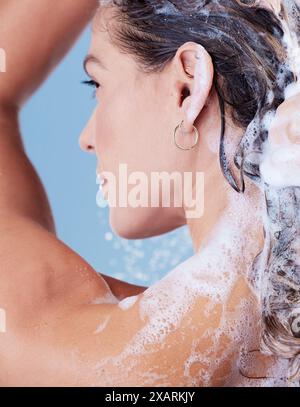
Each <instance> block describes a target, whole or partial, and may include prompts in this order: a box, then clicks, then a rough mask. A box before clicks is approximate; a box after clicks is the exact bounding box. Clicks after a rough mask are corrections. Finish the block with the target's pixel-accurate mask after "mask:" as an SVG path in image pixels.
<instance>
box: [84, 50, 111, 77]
mask: <svg viewBox="0 0 300 407" xmlns="http://www.w3.org/2000/svg"><path fill="white" fill-rule="evenodd" d="M90 62H93V63H94V64H97V65H99V66H100V67H101V68H103V69H105V70H106V71H107V68H106V66H105V65H104V64H103V62H102V61H101V60H100V59H99V58H97V57H95V55H92V54H89V55H87V56H86V57H85V58H84V61H83V69H84V71H85V73H86V74H87V75H89V73H88V71H87V65H88V63H90Z"/></svg>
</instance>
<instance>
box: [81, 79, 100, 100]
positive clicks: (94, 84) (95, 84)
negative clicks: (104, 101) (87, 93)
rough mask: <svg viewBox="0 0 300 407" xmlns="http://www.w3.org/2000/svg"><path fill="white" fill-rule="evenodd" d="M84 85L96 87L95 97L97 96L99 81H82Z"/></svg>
mask: <svg viewBox="0 0 300 407" xmlns="http://www.w3.org/2000/svg"><path fill="white" fill-rule="evenodd" d="M81 83H82V84H83V85H87V86H91V87H92V88H94V89H95V92H94V93H93V97H96V90H97V89H99V88H100V84H99V83H97V82H96V81H94V80H92V79H91V80H88V81H82V82H81Z"/></svg>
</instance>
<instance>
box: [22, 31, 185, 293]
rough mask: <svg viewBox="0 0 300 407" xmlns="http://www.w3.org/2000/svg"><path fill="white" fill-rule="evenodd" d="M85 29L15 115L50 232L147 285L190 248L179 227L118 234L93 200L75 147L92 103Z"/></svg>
mask: <svg viewBox="0 0 300 407" xmlns="http://www.w3.org/2000/svg"><path fill="white" fill-rule="evenodd" d="M89 40H90V30H89V29H87V30H86V31H85V32H84V33H83V35H82V36H81V38H80V40H79V41H78V42H77V44H76V45H75V47H74V48H73V49H72V51H71V52H70V53H69V55H68V56H67V57H66V58H65V59H64V61H63V62H62V64H61V65H60V66H59V67H58V68H57V69H56V71H55V72H54V73H52V75H51V76H50V77H49V78H48V80H47V81H46V82H45V84H44V85H43V86H42V88H40V89H39V91H38V92H37V93H36V94H35V95H34V96H33V97H32V99H31V100H30V101H29V102H28V104H27V105H26V106H25V107H24V109H23V111H22V114H21V128H22V134H23V139H24V144H25V148H26V150H27V153H28V155H29V157H30V158H31V160H32V162H33V164H34V166H35V168H36V169H37V171H38V173H39V175H40V177H41V179H42V181H43V183H44V185H45V188H46V191H47V194H48V197H49V200H50V204H51V207H52V211H53V214H54V218H55V221H56V227H57V232H58V237H59V238H60V239H61V240H63V241H64V242H65V243H66V244H67V245H69V246H70V247H71V248H72V249H73V250H75V251H76V252H77V253H79V254H80V255H81V256H82V257H83V258H85V259H86V260H87V261H88V262H89V263H90V264H91V265H92V266H93V267H94V268H95V269H96V270H97V271H99V272H102V273H104V274H106V275H110V276H113V277H116V278H119V279H123V280H126V281H128V282H130V283H133V284H140V285H147V286H148V285H151V284H153V283H155V282H156V281H158V280H159V279H161V277H163V276H164V275H165V274H166V273H168V272H169V271H171V270H172V269H173V268H174V267H175V266H176V265H177V264H179V263H181V262H182V261H183V260H185V259H186V258H188V257H190V256H191V255H192V254H193V247H192V242H191V238H190V236H189V232H188V229H187V227H186V226H184V227H182V228H179V229H177V230H175V231H173V232H171V233H167V234H164V235H161V236H158V237H154V238H148V239H144V240H125V239H122V238H120V237H119V236H117V235H115V234H114V233H113V232H112V230H111V228H110V225H109V221H108V208H105V209H100V208H98V207H97V205H96V192H97V189H98V186H97V185H96V178H95V169H96V158H95V157H93V156H91V155H89V154H86V153H84V152H82V151H81V150H80V148H79V145H78V139H79V135H80V132H81V131H82V129H83V128H84V126H85V124H86V122H87V121H88V119H89V117H90V114H91V113H92V110H93V107H94V105H95V100H94V99H93V98H92V92H93V91H92V90H91V89H89V88H88V87H85V86H84V85H82V84H81V81H82V80H85V79H87V78H86V75H85V74H84V71H83V69H82V61H83V59H84V57H85V55H86V53H87V51H88V47H89Z"/></svg>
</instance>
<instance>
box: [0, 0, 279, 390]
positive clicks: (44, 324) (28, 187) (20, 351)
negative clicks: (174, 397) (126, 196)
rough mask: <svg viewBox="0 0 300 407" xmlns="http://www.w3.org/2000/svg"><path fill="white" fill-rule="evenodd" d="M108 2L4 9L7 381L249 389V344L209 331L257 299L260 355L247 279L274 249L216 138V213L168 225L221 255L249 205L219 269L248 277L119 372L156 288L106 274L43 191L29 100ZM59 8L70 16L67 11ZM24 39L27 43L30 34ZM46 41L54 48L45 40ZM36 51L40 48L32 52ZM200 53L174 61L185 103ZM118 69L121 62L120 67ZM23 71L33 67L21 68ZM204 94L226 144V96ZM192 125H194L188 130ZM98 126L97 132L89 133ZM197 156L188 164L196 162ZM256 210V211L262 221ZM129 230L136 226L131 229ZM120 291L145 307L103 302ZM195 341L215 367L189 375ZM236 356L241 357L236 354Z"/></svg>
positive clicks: (208, 117)
mask: <svg viewBox="0 0 300 407" xmlns="http://www.w3.org/2000/svg"><path fill="white" fill-rule="evenodd" d="M96 6H97V1H94V0H89V1H88V0H77V1H76V2H74V1H73V0H61V1H60V2H58V4H57V5H56V9H55V13H53V15H52V14H51V13H49V9H51V8H52V7H53V1H52V0H43V1H40V2H37V1H36V0H24V1H22V2H19V1H18V0H8V1H3V0H2V2H1V6H0V19H1V26H0V38H1V46H2V47H3V48H4V49H5V50H6V52H7V55H8V56H9V58H8V60H9V61H10V62H9V65H8V69H7V73H5V75H1V76H0V84H1V86H0V89H1V90H0V105H1V108H0V128H1V136H0V174H1V176H0V190H1V196H0V269H1V272H0V307H1V308H2V309H5V310H6V315H7V332H6V333H5V334H0V354H1V372H0V384H1V385H2V386H4V385H7V386H15V385H22V386H30V385H33V386H52V385H56V386H67V385H69V386H82V385H87V386H94V385H96V386H105V385H107V384H109V385H112V386H122V385H126V386H143V385H146V384H147V385H159V384H161V383H162V377H163V378H164V380H165V384H166V385H168V386H180V385H188V384H190V383H191V378H192V379H193V382H192V383H193V385H197V386H201V385H223V384H224V383H225V381H226V379H228V376H229V375H230V374H232V373H234V374H236V375H237V378H236V380H235V381H234V384H235V385H237V384H238V383H239V380H241V376H239V375H238V369H237V366H236V360H237V357H238V352H239V349H240V346H241V343H240V342H241V340H239V341H237V339H236V338H235V339H234V338H231V337H230V336H229V335H226V334H223V335H220V339H219V340H218V346H217V347H213V348H211V341H212V338H211V337H207V336H205V334H206V333H207V332H209V331H208V330H209V329H210V330H212V336H213V335H214V333H216V332H223V331H222V330H220V325H221V322H220V321H221V320H222V321H224V318H225V321H226V324H227V328H228V329H230V327H231V328H233V327H234V326H235V325H236V323H238V324H239V323H241V321H242V319H243V318H244V317H243V315H239V314H238V313H237V317H236V318H237V319H230V318H228V322H227V316H228V315H230V312H231V311H233V310H236V309H238V306H239V305H240V304H241V301H246V303H247V304H248V307H249V310H250V309H251V313H250V322H251V323H252V328H251V335H250V336H251V337H252V338H253V341H252V345H253V346H254V348H255V349H257V346H258V339H259V337H258V328H259V327H258V321H259V308H258V299H257V297H256V295H255V293H253V291H252V290H251V288H250V286H249V284H248V282H247V272H248V270H249V268H250V266H251V263H252V261H253V258H254V256H255V255H256V254H257V253H258V252H259V250H260V249H261V248H262V245H263V236H262V228H261V224H260V222H259V220H258V219H257V218H256V217H255V214H256V213H257V211H258V210H259V202H260V199H259V193H258V191H257V190H256V188H255V187H254V186H253V185H251V184H250V183H247V192H246V194H245V196H244V197H237V195H236V192H234V191H232V190H230V188H229V187H228V185H227V184H226V181H225V180H224V179H223V176H222V174H221V172H220V170H219V168H218V165H217V153H215V152H211V151H210V150H209V148H208V146H207V144H206V141H205V140H202V141H201V145H200V147H199V148H201V151H202V160H201V164H200V162H196V163H195V170H196V169H197V168H200V169H203V170H204V171H205V173H206V174H207V178H206V185H205V194H206V199H207V201H206V202H207V210H206V212H205V216H204V217H203V218H201V219H200V220H189V221H187V220H186V219H185V218H184V213H185V210H186V208H182V211H181V212H180V213H176V215H175V214H174V216H173V214H172V216H171V215H170V214H168V216H167V220H166V223H165V227H166V229H169V230H172V229H175V228H176V227H178V226H180V225H182V224H185V223H187V224H188V226H189V228H190V231H191V236H192V239H193V243H194V246H195V250H196V251H197V252H200V251H201V249H202V247H203V248H204V247H205V248H208V249H209V248H212V249H213V250H216V253H217V252H218V250H222V247H221V246H222V244H221V243H220V245H219V246H218V243H215V242H214V240H215V239H214V235H213V233H211V232H212V231H213V230H214V228H215V227H216V226H217V225H218V223H219V221H220V219H222V218H223V216H225V214H226V213H231V212H232V213H235V208H236V202H237V201H238V202H239V208H240V212H239V217H240V225H239V226H240V227H239V228H237V229H235V231H234V233H236V235H235V238H236V239H238V241H239V250H238V251H236V250H235V248H236V246H235V245H233V246H232V253H231V256H228V258H226V257H224V258H223V259H221V262H220V263H218V265H219V266H220V269H221V268H222V267H224V270H230V272H232V274H233V275H235V276H236V278H234V279H233V281H231V282H230V284H229V286H228V293H227V295H226V301H225V302H224V303H221V304H220V303H216V302H214V301H212V299H211V297H209V296H205V295H204V294H201V293H200V291H201V290H199V292H198V294H197V296H195V298H194V299H193V301H192V303H191V304H190V308H189V309H188V310H186V311H185V312H183V314H182V317H181V319H180V322H179V325H178V326H177V327H175V326H174V327H173V329H171V328H170V329H171V330H170V331H169V335H166V336H165V337H164V338H163V339H161V340H160V341H153V342H152V343H149V344H148V348H147V350H148V352H147V353H146V352H138V353H136V354H129V355H127V356H126V355H123V357H120V359H119V360H120V365H117V366H114V365H113V364H112V363H110V360H112V359H110V358H113V357H117V356H122V354H123V353H122V352H123V351H124V349H125V348H126V345H128V344H129V343H131V342H132V341H133V338H134V337H135V335H137V334H139V333H140V332H142V330H143V328H144V327H145V324H146V321H145V319H143V318H142V316H141V314H140V304H141V302H143V301H146V303H147V301H148V300H147V293H149V289H146V287H137V286H133V285H130V284H127V283H125V282H121V281H118V280H115V279H112V278H110V277H107V276H101V275H100V274H98V273H97V272H96V271H95V270H93V268H92V267H91V266H90V265H89V264H87V263H86V262H85V261H84V259H82V258H81V257H80V256H78V255H77V254H76V253H74V252H73V251H72V250H71V249H70V248H68V247H67V246H66V245H65V244H64V243H63V242H61V241H59V240H58V239H57V237H56V235H55V227H54V222H53V219H52V215H51V210H50V208H49V204H48V201H47V197H46V195H45V192H44V189H43V186H42V185H41V182H40V180H39V178H38V176H37V174H36V172H35V171H34V169H33V167H32V165H31V164H30V162H29V160H28V158H27V157H26V155H25V153H24V150H23V147H22V140H21V136H20V132H19V129H18V114H19V111H20V109H21V107H22V105H23V104H24V102H25V101H26V100H27V98H28V96H29V95H31V94H32V92H33V91H34V90H35V89H37V88H38V86H39V85H40V84H41V83H42V82H43V80H44V79H45V78H46V77H47V75H48V74H49V72H50V70H51V69H53V68H54V67H55V66H56V64H57V63H58V62H59V61H60V59H61V58H62V56H63V55H64V54H65V53H66V52H67V51H68V49H69V47H70V46H71V44H72V43H73V42H74V41H75V40H76V38H77V37H78V34H79V33H80V32H81V30H82V29H83V27H84V26H85V25H86V23H87V22H88V21H89V20H90V17H91V16H92V15H93V13H94V11H95V9H96ZM59 7H62V10H58V8H59ZM31 8H32V9H33V8H34V9H35V14H34V16H33V17H31V19H30V24H29V23H28V18H27V10H28V9H31ZM24 31H26V34H27V35H24ZM41 37H42V38H43V42H40V38H41ZM30 44H38V45H36V47H32V46H28V45H30ZM26 45H27V46H26ZM103 46H105V42H104V40H103ZM194 51H195V48H194V45H193V44H187V45H185V46H184V47H183V48H182V50H180V52H179V53H178V55H177V58H176V59H175V60H174V65H173V68H174V69H173V70H172V74H173V76H172V75H171V76H170V75H168V77H169V78H171V80H174V81H176V83H177V84H178V88H176V91H178V93H179V96H180V93H181V91H182V87H181V84H182V85H183V84H186V81H187V78H189V81H190V82H188V83H189V84H190V85H193V79H192V78H190V77H189V76H187V75H186V73H187V71H189V72H191V73H193V69H194V64H193V61H194V60H193V59H192V54H193V52H194ZM182 56H183V57H184V58H182ZM114 61H115V63H116V66H117V65H118V61H116V60H114ZM182 61H186V62H187V66H183V65H180V64H182ZM120 62H121V61H120ZM203 63H207V64H208V66H209V59H207V57H206V56H205V55H204V57H203ZM20 66H22V68H23V69H19V67H20ZM178 68H180V70H178ZM182 68H185V69H182ZM128 69H129V66H128ZM130 69H131V68H130ZM170 69H171V68H170ZM94 75H96V73H95V74H94ZM176 75H179V76H176ZM207 75H208V78H207V79H208V80H207V81H206V83H209V75H211V72H210V71H209V69H208V70H207ZM178 79H179V81H178ZM104 86H105V85H104ZM174 92H175V90H174ZM177 96H178V95H177V94H175V93H173V95H168V96H167V97H174V100H175V99H176V100H179V97H177ZM192 96H193V94H192ZM198 97H199V98H198V99H197V101H198V104H197V106H198V109H199V111H198V112H197V115H198V114H199V113H201V118H202V119H201V123H200V122H199V123H197V126H198V128H199V130H200V133H201V134H208V135H210V136H211V137H212V138H217V135H218V129H217V130H216V124H215V120H212V117H213V116H212V112H214V111H217V104H216V103H217V102H216V99H215V95H214V92H213V90H212V89H211V88H208V89H207V92H206V94H202V95H200V96H198ZM201 98H202V99H201ZM201 100H202V102H203V103H202V102H201ZM208 101H209V102H208ZM201 103H202V104H201ZM180 109H181V106H180V107H179V106H178V109H177V111H174V112H173V113H172V114H173V115H174V116H173V119H174V120H173V122H174V124H176V122H177V119H176V117H177V118H178V117H185V118H186V110H184V109H182V110H180ZM99 114H101V113H98V115H99ZM93 117H94V118H95V116H93ZM173 122H172V121H171V123H173ZM191 124H192V123H191V122H190V123H189V122H188V121H187V123H186V125H187V127H188V126H189V125H191ZM90 129H91V126H90V127H89V126H88V130H90ZM239 134H241V133H240V130H238V129H235V130H234V129H233V130H232V133H231V137H233V138H234V137H237V136H238V135H239ZM82 137H83V139H82V138H81V146H82V147H83V148H86V149H88V148H87V146H88V145H90V144H91V143H92V147H93V149H94V150H97V148H98V147H97V146H99V144H97V143H98V141H94V142H93V139H94V138H93V135H91V133H90V131H88V132H84V134H83V136H82ZM93 143H94V144H93ZM88 150H89V149H88ZM189 159H190V160H192V159H193V157H189ZM189 159H187V162H186V163H185V164H186V165H187V166H188V165H189V164H190V163H189V161H188V160H189ZM16 190H17V192H16ZM216 191H217V192H216ZM216 194H217V199H216ZM232 198H233V200H232ZM249 211H252V214H251V216H249ZM141 216H144V214H141ZM122 230H123V231H124V230H125V228H124V225H123V226H122ZM136 233H137V232H136ZM140 233H142V231H141V232H140ZM153 233H155V231H153ZM156 233H158V231H157V230H156ZM245 235H247V238H246V239H245ZM235 244H236V243H235ZM205 267H206V259H204V260H203V262H202V263H201V262H200V264H199V270H198V274H197V273H196V274H197V275H196V277H197V281H198V282H199V286H200V287H201V286H202V285H205V284H206V283H207V278H208V277H209V275H210V273H208V272H207V270H206V269H205ZM214 271H216V270H214ZM177 274H178V273H175V272H171V273H170V274H169V276H168V278H167V279H166V282H165V283H164V282H163V281H162V282H159V283H157V284H156V285H155V286H153V287H151V288H152V291H151V292H152V294H153V296H154V298H159V297H160V296H161V297H162V298H163V294H164V293H165V294H167V295H169V293H172V292H173V288H174V290H175V291H176V284H175V277H176V278H179V279H181V286H182V285H184V284H185V282H186V280H188V279H187V276H185V275H184V273H181V274H180V273H179V276H178V275H177ZM214 275H215V274H214ZM220 276H222V270H221V274H220ZM112 293H113V294H114V295H115V296H116V297H117V299H118V301H120V300H121V299H123V298H127V297H130V296H135V295H136V296H137V299H136V302H135V303H134V304H133V305H132V306H131V307H130V308H129V309H128V310H125V311H124V310H123V309H121V308H120V307H119V306H118V302H116V303H112V302H111V303H110V302H106V303H105V302H104V301H103V302H102V303H101V301H98V303H97V299H99V298H100V299H103V298H106V297H107V296H110V295H111V294H112ZM171 300H172V301H173V302H174V304H175V306H180V305H181V304H180V298H178V299H177V298H176V296H175V297H171ZM176 301H177V302H176ZM206 307H208V308H206ZM207 310H208V311H207ZM101 323H104V324H106V325H105V328H103V330H101V331H100V332H99V333H98V334H95V331H96V330H97V327H99V324H101ZM248 328H249V327H248ZM249 329H250V328H249ZM249 332H250V331H249ZM195 339H199V341H198V343H197V352H198V353H199V355H201V354H202V355H204V354H206V355H207V358H208V359H207V360H206V362H203V361H200V362H198V365H194V369H193V371H192V372H190V376H189V377H187V376H186V375H185V371H184V366H185V362H186V360H187V358H188V356H189V352H190V350H191V348H192V346H193V341H194V340H195ZM211 349H212V350H211ZM226 349H229V350H230V351H229V353H228V354H226V352H225V350H226ZM220 354H222V355H223V354H224V356H222V358H221V359H222V363H221V364H220V366H219V367H218V368H217V369H214V370H213V371H212V373H211V375H210V377H209V380H208V381H205V380H204V379H203V376H202V375H200V374H198V372H199V369H202V370H203V369H204V370H205V369H207V371H208V370H209V366H210V365H211V364H212V363H213V360H214V359H215V358H216V356H217V355H220ZM107 360H108V363H106V361H107ZM260 360H261V363H260V364H259V368H258V367H257V369H255V372H250V375H252V376H253V375H254V376H255V375H256V376H264V374H265V373H266V368H267V366H268V365H269V363H273V362H274V361H273V359H272V358H267V357H260ZM130 364H132V365H134V369H131V370H129V371H126V375H123V374H120V372H123V371H124V370H125V369H127V367H128V365H130ZM150 372H151V373H155V374H156V375H157V376H156V378H155V376H153V377H152V378H150V379H149V376H148V378H147V380H146V378H145V377H146V376H145V373H150ZM247 373H249V372H247ZM166 378H167V379H166Z"/></svg>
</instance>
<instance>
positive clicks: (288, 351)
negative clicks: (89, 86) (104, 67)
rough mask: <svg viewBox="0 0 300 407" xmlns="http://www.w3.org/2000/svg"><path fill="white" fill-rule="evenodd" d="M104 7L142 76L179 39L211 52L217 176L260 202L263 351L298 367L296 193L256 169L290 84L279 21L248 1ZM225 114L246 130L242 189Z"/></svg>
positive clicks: (257, 278)
mask: <svg viewBox="0 0 300 407" xmlns="http://www.w3.org/2000/svg"><path fill="white" fill-rule="evenodd" d="M102 3H104V5H109V6H114V7H115V10H116V13H115V15H114V21H115V22H116V23H117V24H116V25H115V26H114V33H113V41H114V42H115V44H116V45H117V46H118V47H119V49H120V50H121V51H123V52H124V53H128V54H130V55H132V56H133V57H134V59H135V61H136V62H137V65H138V67H139V68H140V69H141V70H142V71H143V72H145V73H155V72H160V71H162V70H163V69H164V68H165V67H166V65H167V64H168V63H169V62H171V61H172V59H173V58H174V56H175V55H176V52H177V50H178V48H179V47H180V46H181V45H183V44H184V43H185V42H189V41H192V42H195V43H198V44H201V45H202V46H203V47H204V48H205V49H206V50H207V52H208V53H209V54H210V56H211V58H212V61H213V65H214V70H215V73H214V86H215V89H216V91H217V94H218V97H219V102H220V112H221V118H222V128H221V135H220V149H219V159H220V166H221V169H222V172H223V174H224V176H225V178H226V179H227V181H228V182H229V183H230V185H231V186H232V187H233V188H234V189H235V190H236V191H237V192H244V190H245V182H244V176H245V175H246V176H248V177H249V178H251V179H252V180H253V181H254V182H256V183H257V185H259V186H260V188H261V189H262V191H263V193H264V195H265V198H266V219H267V222H265V225H264V235H265V246H264V249H263V251H262V253H260V254H259V255H258V256H257V257H256V258H255V259H254V262H253V276H252V282H253V284H256V287H258V289H259V291H260V296H261V304H262V334H261V349H262V350H263V351H264V352H267V353H270V354H273V355H276V356H280V357H284V358H287V359H289V360H290V361H291V363H292V364H293V366H294V365H295V363H296V366H297V369H299V366H300V363H299V360H298V357H300V356H299V355H300V327H299V324H300V265H299V264H298V263H297V255H296V254H297V253H296V249H295V247H294V245H293V242H294V240H295V238H296V237H299V231H300V219H299V216H300V213H299V212H300V211H299V208H300V188H298V187H290V188H283V189H281V190H276V189H274V188H272V187H271V186H269V185H267V184H265V183H262V182H261V176H260V170H259V164H260V159H261V156H262V153H263V145H264V142H265V141H266V140H267V139H268V126H267V124H266V123H267V121H266V120H265V118H266V117H268V114H270V113H271V114H272V113H274V112H275V111H276V109H277V107H278V106H279V105H280V104H281V103H282V102H283V101H284V92H285V89H286V87H287V85H289V84H290V83H292V82H293V81H294V80H295V77H294V75H293V73H292V72H291V71H290V70H289V69H288V68H287V66H286V64H285V62H286V50H285V47H284V43H283V37H284V31H283V27H282V24H281V22H280V19H279V18H278V16H276V15H275V14H274V13H273V12H272V11H271V10H269V9H266V8H264V7H262V6H260V5H259V1H251V0H244V1H242V0H222V1H218V0H211V1H209V0H191V1H186V0H174V1H164V0H140V1H134V0H128V1H127V0H105V1H102ZM298 11H299V9H298ZM299 21H300V20H299ZM225 112H226V115H225ZM227 112H229V114H230V115H231V119H232V120H233V122H234V123H235V124H237V125H238V126H239V127H241V128H243V129H245V133H244V135H243V137H242V139H241V140H240V141H239V144H238V145H237V149H236V154H235V157H234V164H235V165H236V167H237V168H238V169H239V170H240V174H241V182H240V185H238V183H237V182H236V180H235V177H234V176H233V174H232V173H231V171H230V166H229V163H228V160H227V157H226V154H225V148H224V141H225V133H226V117H227ZM298 242H299V247H300V240H298ZM297 310H298V311H297ZM297 369H296V370H297Z"/></svg>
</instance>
